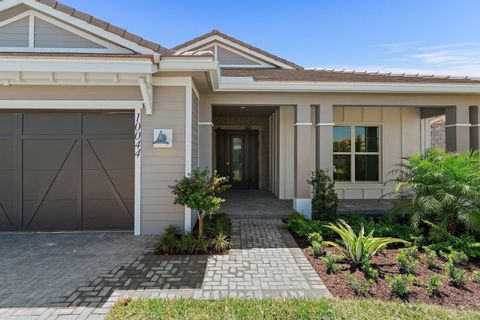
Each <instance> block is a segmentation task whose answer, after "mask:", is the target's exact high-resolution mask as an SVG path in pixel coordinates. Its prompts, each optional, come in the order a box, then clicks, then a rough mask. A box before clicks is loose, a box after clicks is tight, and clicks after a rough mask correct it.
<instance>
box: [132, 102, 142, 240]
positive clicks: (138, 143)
mask: <svg viewBox="0 0 480 320" xmlns="http://www.w3.org/2000/svg"><path fill="white" fill-rule="evenodd" d="M141 110H142V108H141V106H137V107H136V108H135V119H134V121H135V127H134V128H135V154H134V157H135V183H134V189H135V198H134V217H135V218H134V227H133V228H134V234H135V235H136V236H138V235H141V234H142V193H141V192H142V111H141Z"/></svg>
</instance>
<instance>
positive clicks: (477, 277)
mask: <svg viewBox="0 0 480 320" xmlns="http://www.w3.org/2000/svg"><path fill="white" fill-rule="evenodd" d="M472 281H473V282H475V283H480V271H473V272H472Z"/></svg>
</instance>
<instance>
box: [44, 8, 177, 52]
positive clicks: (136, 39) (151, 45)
mask: <svg viewBox="0 0 480 320" xmlns="http://www.w3.org/2000/svg"><path fill="white" fill-rule="evenodd" d="M36 1H37V2H40V3H43V4H45V5H48V6H50V7H52V8H54V9H56V10H58V11H60V12H63V13H66V14H68V15H70V16H72V17H75V18H78V19H81V20H83V21H85V22H87V23H90V24H91V25H94V26H96V27H99V28H102V29H104V30H106V31H108V32H111V33H113V34H115V35H117V36H120V37H122V38H124V39H126V40H128V41H131V42H133V43H135V44H137V45H139V46H142V47H145V48H148V49H151V50H153V51H155V52H157V53H159V54H162V55H172V54H174V51H173V50H170V49H168V48H165V47H163V46H161V45H159V44H158V43H155V42H152V41H149V40H146V39H143V38H142V37H140V36H137V35H135V34H133V33H130V32H128V31H127V30H125V29H122V28H120V27H117V26H114V25H113V24H110V23H108V22H106V21H103V20H100V19H98V18H95V17H93V16H91V15H89V14H87V13H85V12H82V11H79V10H77V9H75V8H72V7H70V6H67V5H65V4H62V3H60V2H58V1H55V0H36Z"/></svg>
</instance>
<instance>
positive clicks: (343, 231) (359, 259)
mask: <svg viewBox="0 0 480 320" xmlns="http://www.w3.org/2000/svg"><path fill="white" fill-rule="evenodd" d="M325 227H326V228H329V229H331V230H333V231H335V232H336V233H337V234H338V235H339V236H340V238H341V239H342V244H339V243H336V242H332V241H325V243H326V244H327V245H330V246H333V247H336V248H337V249H339V250H340V251H341V252H342V254H343V255H344V256H345V258H346V259H348V260H350V261H351V262H352V263H353V264H354V265H355V266H363V265H366V264H367V263H368V262H369V261H370V259H371V258H372V257H373V256H374V255H375V254H376V253H377V252H378V251H379V250H381V249H383V248H385V247H386V246H387V245H389V244H392V243H404V244H405V243H408V241H405V240H401V239H396V238H375V237H374V236H373V232H374V231H375V230H372V231H371V232H370V233H369V234H368V235H365V230H364V228H363V226H362V228H361V229H360V232H359V233H358V235H357V234H355V232H354V231H353V229H352V228H351V227H350V226H349V225H348V223H346V222H345V221H344V220H342V219H340V220H339V221H338V222H337V223H336V224H333V223H329V224H327V225H325Z"/></svg>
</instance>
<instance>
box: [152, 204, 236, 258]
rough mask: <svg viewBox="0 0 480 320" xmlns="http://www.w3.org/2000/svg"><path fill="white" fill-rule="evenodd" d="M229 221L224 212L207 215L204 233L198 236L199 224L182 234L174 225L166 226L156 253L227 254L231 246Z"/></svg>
mask: <svg viewBox="0 0 480 320" xmlns="http://www.w3.org/2000/svg"><path fill="white" fill-rule="evenodd" d="M230 236H231V222H230V219H229V218H228V217H227V216H226V215H225V214H224V213H220V214H214V215H208V216H207V217H206V219H205V233H204V235H203V236H199V225H198V223H197V224H196V225H195V227H194V229H193V230H192V232H191V233H188V234H182V233H181V232H180V230H179V229H178V228H177V227H176V226H170V227H168V228H167V230H166V232H165V234H164V235H163V237H162V239H161V240H160V242H159V244H158V246H157V249H156V250H155V253H156V254H159V255H205V254H217V255H222V254H228V251H229V249H230V246H231V242H230Z"/></svg>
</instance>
